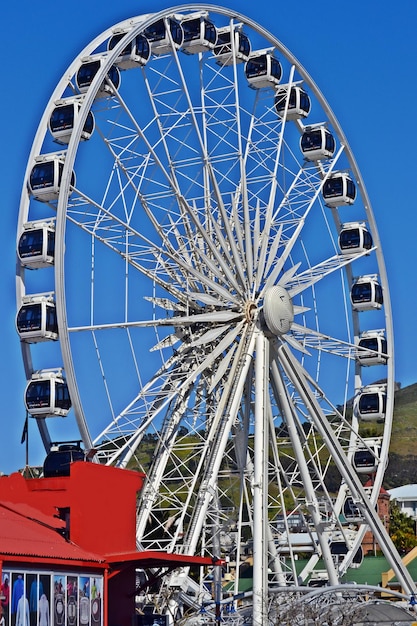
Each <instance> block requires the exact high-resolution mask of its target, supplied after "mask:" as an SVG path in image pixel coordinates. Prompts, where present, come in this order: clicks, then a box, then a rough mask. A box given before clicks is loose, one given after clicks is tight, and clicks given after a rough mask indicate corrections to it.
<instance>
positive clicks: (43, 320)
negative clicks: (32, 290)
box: [16, 295, 58, 343]
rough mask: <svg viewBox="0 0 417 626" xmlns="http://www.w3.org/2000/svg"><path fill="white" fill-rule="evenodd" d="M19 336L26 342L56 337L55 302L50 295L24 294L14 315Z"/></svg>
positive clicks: (54, 338)
mask: <svg viewBox="0 0 417 626" xmlns="http://www.w3.org/2000/svg"><path fill="white" fill-rule="evenodd" d="M16 328H17V332H18V333H19V337H20V339H21V340H22V341H26V342H27V343H38V342H40V341H51V340H52V341H54V340H56V339H58V325H57V321H56V308H55V303H54V301H53V299H52V297H51V296H44V295H39V296H24V297H23V304H22V306H21V307H20V309H19V311H18V313H17V316H16Z"/></svg>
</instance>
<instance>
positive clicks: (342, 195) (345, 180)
mask: <svg viewBox="0 0 417 626" xmlns="http://www.w3.org/2000/svg"><path fill="white" fill-rule="evenodd" d="M323 198H324V202H325V203H326V205H327V206H329V207H338V206H343V205H349V204H353V203H354V202H355V199H356V187H355V183H354V182H353V180H352V179H351V178H350V176H349V175H348V174H346V173H345V172H337V173H335V174H332V175H331V176H329V178H328V179H327V180H326V181H325V182H324V185H323Z"/></svg>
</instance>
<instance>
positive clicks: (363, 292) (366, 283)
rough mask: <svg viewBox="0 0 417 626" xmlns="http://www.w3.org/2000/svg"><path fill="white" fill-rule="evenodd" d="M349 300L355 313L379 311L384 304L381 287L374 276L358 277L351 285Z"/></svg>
mask: <svg viewBox="0 0 417 626" xmlns="http://www.w3.org/2000/svg"><path fill="white" fill-rule="evenodd" d="M350 299H351V302H352V305H353V308H354V309H355V310H356V311H370V310H371V309H380V308H381V307H382V305H383V303H384V298H383V295H382V287H381V285H380V283H379V282H378V280H377V279H376V277H375V276H360V277H359V278H358V279H357V280H356V282H355V283H354V284H353V285H352V289H351V292H350Z"/></svg>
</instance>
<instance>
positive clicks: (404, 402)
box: [384, 383, 417, 489]
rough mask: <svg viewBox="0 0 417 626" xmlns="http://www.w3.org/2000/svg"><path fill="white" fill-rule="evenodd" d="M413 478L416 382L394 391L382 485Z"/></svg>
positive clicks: (416, 469) (416, 465)
mask: <svg viewBox="0 0 417 626" xmlns="http://www.w3.org/2000/svg"><path fill="white" fill-rule="evenodd" d="M416 482H417V383H414V384H413V385H409V386H408V387H404V389H399V390H398V391H397V392H396V393H395V406H394V420H393V427H392V436H391V445H390V454H389V463H388V467H387V471H386V473H385V479H384V487H385V488H386V489H392V488H393V487H399V486H400V485H404V484H407V483H416Z"/></svg>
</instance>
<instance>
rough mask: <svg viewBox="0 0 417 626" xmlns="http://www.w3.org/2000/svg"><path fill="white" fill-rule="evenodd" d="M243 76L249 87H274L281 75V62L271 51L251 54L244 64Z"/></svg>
mask: <svg viewBox="0 0 417 626" xmlns="http://www.w3.org/2000/svg"><path fill="white" fill-rule="evenodd" d="M245 76H246V79H247V81H248V83H249V85H250V86H251V87H254V88H255V89H263V88H265V87H276V86H277V85H278V83H279V81H280V80H281V77H282V67H281V63H280V62H279V61H278V59H277V58H275V57H274V55H273V54H272V53H271V52H256V53H253V54H251V56H250V57H249V59H248V60H247V61H246V65H245Z"/></svg>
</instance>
